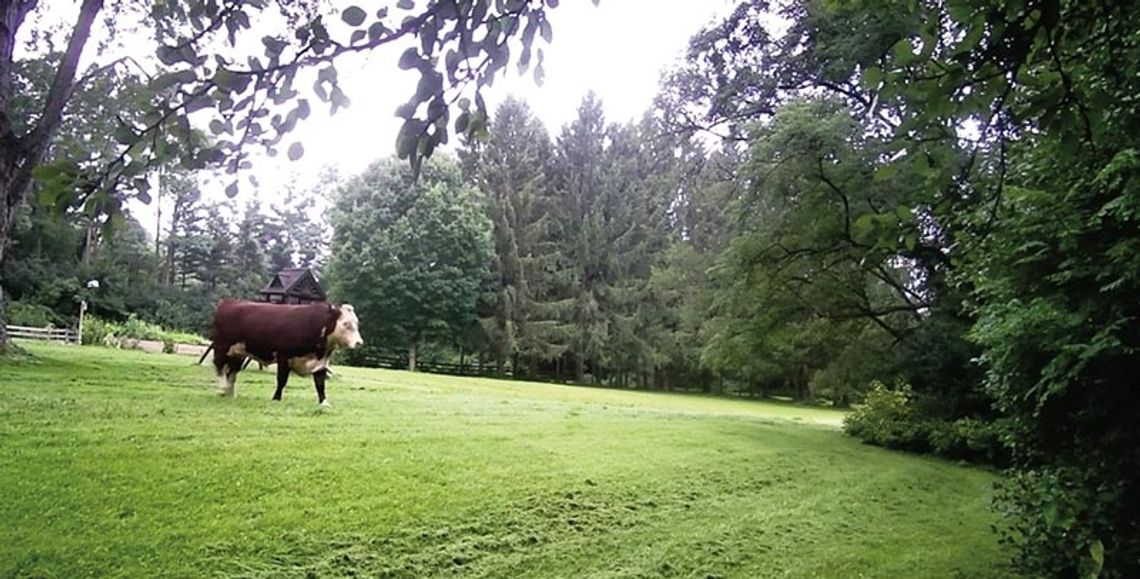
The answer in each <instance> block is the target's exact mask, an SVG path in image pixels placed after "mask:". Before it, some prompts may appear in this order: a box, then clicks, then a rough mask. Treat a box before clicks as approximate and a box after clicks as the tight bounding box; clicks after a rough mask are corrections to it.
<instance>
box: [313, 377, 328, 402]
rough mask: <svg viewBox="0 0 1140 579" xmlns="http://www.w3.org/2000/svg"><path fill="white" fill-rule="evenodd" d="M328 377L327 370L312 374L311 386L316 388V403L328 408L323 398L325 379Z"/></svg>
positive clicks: (325, 399) (326, 400)
mask: <svg viewBox="0 0 1140 579" xmlns="http://www.w3.org/2000/svg"><path fill="white" fill-rule="evenodd" d="M328 375H329V371H328V369H327V368H321V369H320V370H317V371H316V372H313V385H314V386H316V387H317V403H318V404H320V405H321V406H329V401H328V399H327V398H325V378H328Z"/></svg>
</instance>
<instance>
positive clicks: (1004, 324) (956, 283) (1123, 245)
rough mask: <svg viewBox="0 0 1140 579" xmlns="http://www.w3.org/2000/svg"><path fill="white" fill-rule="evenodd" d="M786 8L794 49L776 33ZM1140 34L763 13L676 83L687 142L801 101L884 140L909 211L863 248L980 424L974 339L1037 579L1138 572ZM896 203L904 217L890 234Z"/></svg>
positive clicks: (1126, 25)
mask: <svg viewBox="0 0 1140 579" xmlns="http://www.w3.org/2000/svg"><path fill="white" fill-rule="evenodd" d="M769 10H778V11H779V12H780V13H781V14H782V16H783V17H785V18H786V19H787V20H788V22H789V27H788V30H787V32H786V34H782V35H776V34H773V33H772V32H770V31H769V30H768V29H767V28H766V27H765V25H764V19H763V15H764V14H765V13H766V12H767V11H769ZM1137 18H1138V17H1137V13H1136V11H1135V10H1133V9H1132V8H1131V7H1128V6H1124V5H1120V4H1116V3H1107V2H1056V1H1042V2H1035V1H1020V0H1017V1H1006V2H988V3H978V2H971V1H951V2H937V3H936V2H911V3H888V2H874V1H863V2H846V3H833V2H824V1H817V2H806V3H789V4H786V5H779V4H774V3H773V4H770V3H768V2H759V1H756V2H746V3H744V4H742V5H741V6H740V7H739V8H738V9H737V10H736V11H735V12H734V13H733V14H732V15H731V16H730V17H729V18H727V19H726V20H725V21H724V22H723V23H722V24H720V25H718V26H715V27H711V28H709V29H707V30H706V31H704V32H703V33H701V34H700V35H698V36H697V37H696V38H695V39H694V41H693V43H692V50H691V53H690V59H689V65H688V66H687V67H686V68H684V69H682V70H681V71H679V72H678V73H677V74H676V75H675V76H674V82H673V84H672V86H673V90H672V92H671V97H672V98H673V99H674V100H675V101H677V102H679V103H681V104H682V105H683V106H681V105H678V106H680V107H681V109H680V110H683V111H685V112H686V113H688V114H686V115H680V116H679V118H680V119H682V120H683V121H684V123H682V124H684V125H687V126H685V127H684V128H686V129H688V130H694V129H702V128H709V127H712V128H715V127H727V128H728V129H730V130H728V131H726V133H727V134H729V135H731V136H734V137H738V138H747V135H748V132H747V128H748V126H749V123H756V122H759V123H762V124H763V123H767V122H769V121H770V119H771V118H772V116H773V115H776V116H777V118H778V117H779V115H780V113H779V111H780V110H782V109H781V105H783V104H785V103H787V102H789V101H791V100H792V99H795V98H797V96H798V95H804V94H809V95H813V96H814V95H821V94H827V95H832V96H833V97H835V98H838V99H841V100H842V101H843V102H844V103H845V104H846V106H847V107H848V108H849V109H850V110H851V111H852V114H853V115H854V116H855V117H856V118H859V119H862V122H863V123H865V125H866V127H865V128H864V129H863V130H864V132H865V133H866V134H868V135H873V136H875V137H877V138H880V139H881V140H882V142H883V144H884V146H885V147H884V149H883V150H882V153H881V154H880V156H878V157H877V158H874V159H870V160H868V161H869V163H868V166H867V168H866V170H867V171H869V172H871V173H872V174H873V175H874V178H875V180H876V181H882V182H887V183H902V184H905V188H906V189H907V190H909V191H910V197H909V198H908V199H907V200H906V201H905V202H904V203H903V204H902V205H893V204H886V205H881V206H878V207H875V208H874V209H873V210H874V212H875V213H876V215H873V216H872V217H870V218H868V219H867V221H866V222H865V223H864V226H865V227H866V231H865V232H864V233H869V234H870V235H871V236H872V238H875V237H877V240H874V239H868V241H871V242H872V245H873V246H874V247H876V248H880V249H884V250H886V251H889V252H894V253H895V254H896V255H898V256H899V257H901V258H906V259H909V260H913V261H912V263H913V268H914V271H916V272H918V273H919V275H918V276H917V277H915V278H913V279H914V280H916V282H917V283H916V285H915V286H914V287H916V288H919V289H920V290H921V293H922V295H924V296H925V297H926V298H927V301H929V302H930V303H931V304H932V306H933V307H934V308H936V309H935V311H933V313H932V314H931V315H929V316H928V317H926V318H925V319H924V322H923V323H922V325H921V327H920V329H919V333H918V334H916V335H917V336H921V340H922V341H921V342H918V343H917V344H921V345H922V346H923V349H924V350H926V351H927V352H932V351H937V352H942V355H941V356H939V359H932V357H931V356H930V355H926V356H918V355H916V354H917V353H916V352H914V347H911V348H909V351H908V352H905V353H906V355H907V356H909V357H911V358H910V359H911V360H913V361H914V362H920V363H922V364H923V365H924V366H925V367H926V368H927V369H926V370H923V371H921V374H926V375H932V374H934V372H933V371H932V370H933V369H935V368H941V369H944V370H952V369H953V368H955V367H956V368H959V369H960V370H959V371H958V372H954V371H950V372H948V373H947V374H946V375H947V376H952V377H954V378H953V379H952V380H951V381H949V382H945V381H944V382H943V383H941V384H939V385H938V387H937V388H936V389H935V390H934V391H933V392H936V393H939V392H940V393H943V394H942V395H948V399H954V398H957V400H956V401H953V400H951V401H952V402H953V403H952V404H950V405H949V406H950V407H958V408H962V409H965V408H974V407H976V406H977V405H978V404H977V403H978V399H977V396H976V395H975V394H974V393H970V394H969V395H965V396H963V395H962V392H963V391H967V392H968V391H969V389H970V386H969V384H963V383H962V380H961V379H960V377H961V376H969V375H970V373H969V372H968V371H966V370H967V368H966V367H965V365H964V364H963V363H964V362H965V361H966V360H967V359H969V358H970V357H971V356H970V353H969V352H970V349H969V347H967V346H964V345H963V344H962V341H961V336H962V334H961V332H963V331H964V330H966V329H967V328H970V327H971V326H972V329H971V330H970V331H969V335H970V337H971V338H972V339H973V340H974V341H975V343H976V344H977V346H978V347H980V354H981V356H980V358H981V360H982V362H983V364H984V369H985V371H986V378H985V380H984V384H985V391H986V394H987V395H988V396H989V397H990V400H991V402H992V407H993V411H992V412H997V413H1000V414H1004V415H1005V416H1007V419H1008V422H1007V424H1009V425H1011V429H1010V431H1009V432H1008V433H1007V441H1008V442H1009V445H1010V449H1011V450H1012V453H1013V461H1014V468H1013V470H1012V473H1011V476H1012V482H1011V483H1010V485H1009V486H1008V487H1007V488H1006V489H1005V491H1004V492H1003V494H1002V497H1001V501H1000V502H1001V508H1002V510H1003V512H1004V513H1006V514H1007V515H1008V521H1009V524H1010V527H1009V532H1008V535H1007V536H1008V538H1009V539H1010V540H1011V541H1012V542H1014V543H1016V544H1017V545H1018V546H1019V547H1020V555H1019V558H1018V562H1019V563H1020V565H1021V566H1022V568H1023V569H1024V570H1026V571H1027V572H1030V573H1033V574H1044V575H1054V576H1076V575H1081V576H1097V575H1099V576H1107V577H1129V576H1134V575H1136V574H1137V573H1138V572H1140V569H1138V566H1140V556H1138V554H1140V529H1138V528H1137V519H1136V517H1135V516H1134V515H1133V513H1135V512H1137V510H1138V509H1137V505H1136V503H1135V500H1136V499H1135V497H1136V496H1138V494H1140V493H1138V491H1137V489H1136V483H1135V481H1136V480H1137V478H1136V477H1135V476H1134V475H1133V474H1131V473H1132V472H1133V471H1134V470H1135V465H1136V464H1137V462H1138V461H1137V458H1138V456H1137V454H1136V452H1137V451H1136V449H1137V447H1138V446H1137V441H1136V434H1137V432H1138V431H1137V430H1136V428H1135V427H1134V426H1133V418H1132V417H1134V416H1135V415H1136V413H1137V411H1138V410H1140V408H1138V400H1137V396H1136V394H1135V388H1132V387H1131V386H1130V382H1129V379H1128V375H1127V368H1130V367H1134V366H1135V365H1136V363H1137V360H1136V354H1135V352H1137V351H1138V350H1137V348H1136V346H1137V344H1136V340H1137V332H1136V328H1137V325H1136V319H1137V317H1136V316H1137V312H1136V307H1137V306H1136V301H1135V295H1136V290H1137V288H1136V283H1137V271H1138V270H1137V268H1136V266H1135V258H1134V256H1135V255H1136V253H1135V248H1136V244H1137V232H1138V231H1140V228H1137V227H1136V223H1135V220H1136V216H1135V211H1134V208H1135V207H1136V199H1135V183H1134V181H1135V176H1136V168H1137V164H1136V161H1135V159H1136V152H1135V151H1136V149H1137V147H1136V138H1137V137H1136V135H1137V134H1138V133H1137V112H1136V111H1137V109H1136V107H1133V106H1130V105H1129V104H1128V103H1130V102H1131V101H1132V99H1133V98H1134V95H1135V94H1136V92H1137V88H1140V87H1138V86H1137V84H1138V83H1140V76H1138V75H1137V67H1138V66H1140V65H1138V64H1137V63H1138V62H1140V58H1138V56H1140V55H1138V54H1137V50H1138V47H1140V38H1138V36H1137V32H1136V31H1137V30H1140V22H1138V21H1137ZM702 79H707V82H706V81H703V80H702ZM900 207H905V208H906V210H907V213H908V215H909V218H906V219H903V215H902V213H901V212H900V213H899V218H898V219H895V218H892V217H891V216H890V213H891V212H893V211H895V210H896V209H898V208H900ZM892 222H909V229H910V230H911V231H912V232H913V237H912V236H911V235H907V234H906V233H905V228H904V229H902V230H900V229H897V228H896V227H894V226H892ZM853 231H854V229H853ZM899 233H902V235H899ZM956 304H961V305H956ZM937 308H941V309H942V310H943V312H944V314H942V315H939V314H938V312H937ZM940 333H946V334H951V335H950V336H949V339H948V340H946V339H942V338H940V337H939V334H940ZM931 338H936V340H935V342H931ZM936 344H939V346H938V347H934V346H935V345H936ZM912 379H915V376H913V375H912ZM955 392H957V394H955ZM942 407H943V409H944V410H945V408H946V407H947V405H942Z"/></svg>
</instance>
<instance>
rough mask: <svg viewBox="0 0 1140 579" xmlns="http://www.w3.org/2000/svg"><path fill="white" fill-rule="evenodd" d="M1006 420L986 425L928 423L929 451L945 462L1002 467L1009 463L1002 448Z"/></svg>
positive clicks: (977, 421)
mask: <svg viewBox="0 0 1140 579" xmlns="http://www.w3.org/2000/svg"><path fill="white" fill-rule="evenodd" d="M1007 422H1008V421H1007V420H996V421H985V420H981V419H978V418H959V419H958V420H955V421H953V422H946V421H931V422H930V423H929V436H930V448H931V450H932V451H933V452H934V453H935V454H938V455H941V456H945V457H947V458H955V459H961V460H968V461H971V462H981V463H988V464H998V465H1004V464H1006V463H1007V462H1008V460H1009V452H1008V451H1007V448H1006V444H1005V430H1006V424H1007Z"/></svg>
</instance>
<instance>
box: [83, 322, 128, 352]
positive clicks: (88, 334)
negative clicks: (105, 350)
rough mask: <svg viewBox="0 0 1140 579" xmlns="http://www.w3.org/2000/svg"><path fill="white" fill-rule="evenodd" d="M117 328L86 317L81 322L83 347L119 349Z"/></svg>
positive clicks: (111, 324) (108, 323) (109, 323)
mask: <svg viewBox="0 0 1140 579" xmlns="http://www.w3.org/2000/svg"><path fill="white" fill-rule="evenodd" d="M117 332H118V326H116V325H115V324H113V323H111V322H108V321H106V320H103V319H100V318H96V317H94V316H88V317H87V318H85V319H84V320H83V345H85V346H110V347H113V348H118V347H119V342H118V338H117V337H116V335H115V334H116V333H117Z"/></svg>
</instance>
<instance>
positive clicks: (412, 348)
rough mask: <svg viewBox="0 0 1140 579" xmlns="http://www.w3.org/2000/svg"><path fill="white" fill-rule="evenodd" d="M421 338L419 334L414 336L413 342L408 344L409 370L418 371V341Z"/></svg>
mask: <svg viewBox="0 0 1140 579" xmlns="http://www.w3.org/2000/svg"><path fill="white" fill-rule="evenodd" d="M418 340H419V336H418V335H413V336H412V342H411V343H410V344H408V371H409V372H415V371H416V342H417V341H418Z"/></svg>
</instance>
